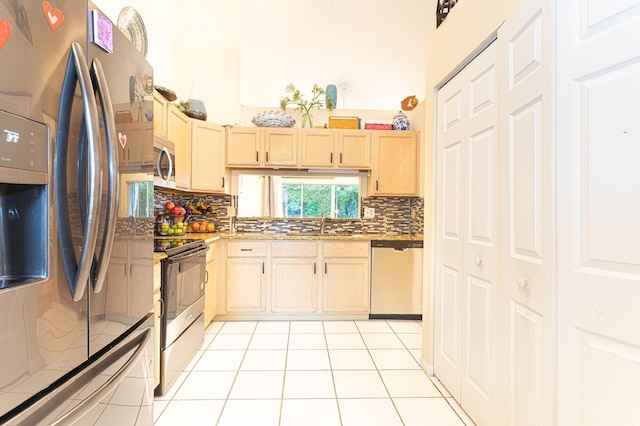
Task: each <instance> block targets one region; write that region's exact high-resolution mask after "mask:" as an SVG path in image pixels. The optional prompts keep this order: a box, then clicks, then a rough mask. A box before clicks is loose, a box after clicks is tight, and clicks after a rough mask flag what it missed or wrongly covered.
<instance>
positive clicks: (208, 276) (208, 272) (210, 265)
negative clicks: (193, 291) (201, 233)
mask: <svg viewBox="0 0 640 426" xmlns="http://www.w3.org/2000/svg"><path fill="white" fill-rule="evenodd" d="M207 247H208V248H209V250H207V260H206V262H207V264H206V269H205V282H204V313H203V314H204V328H205V329H206V328H207V327H208V326H209V324H211V321H213V318H214V317H215V316H216V303H215V291H216V273H217V268H216V263H217V257H218V246H217V245H216V243H215V242H212V243H209V244H207Z"/></svg>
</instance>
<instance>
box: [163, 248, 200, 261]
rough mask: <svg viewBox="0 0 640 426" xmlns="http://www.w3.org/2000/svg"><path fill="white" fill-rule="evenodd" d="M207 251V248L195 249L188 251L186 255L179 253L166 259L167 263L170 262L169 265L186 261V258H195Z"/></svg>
mask: <svg viewBox="0 0 640 426" xmlns="http://www.w3.org/2000/svg"><path fill="white" fill-rule="evenodd" d="M207 250H208V248H207V247H199V248H197V249H193V250H189V251H188V252H186V253H181V254H177V255H175V256H171V257H168V258H167V260H168V261H169V262H171V263H174V262H179V261H181V260H184V259H188V258H190V257H193V256H197V255H199V254H200V253H203V252H205V251H207Z"/></svg>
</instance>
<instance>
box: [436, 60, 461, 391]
mask: <svg viewBox="0 0 640 426" xmlns="http://www.w3.org/2000/svg"><path fill="white" fill-rule="evenodd" d="M463 78H464V73H463V72H461V73H459V74H458V75H457V76H455V77H454V78H453V79H452V80H451V81H449V82H448V83H447V84H446V85H445V86H444V87H443V88H442V89H441V90H440V91H439V92H438V118H437V122H438V130H437V132H438V134H437V141H436V143H437V148H436V155H437V159H436V170H437V176H436V179H437V181H436V182H437V185H436V188H437V189H436V232H435V234H436V247H435V258H436V268H435V273H436V277H435V315H434V317H435V318H434V322H435V324H434V325H435V327H434V372H435V375H436V376H437V377H438V378H439V379H440V381H441V382H442V383H443V384H444V385H445V386H446V387H447V389H448V390H449V392H450V393H451V395H452V396H453V397H454V398H455V399H456V400H457V401H458V402H459V401H460V381H461V377H462V374H461V370H462V346H461V345H462V336H461V331H462V330H461V326H462V310H463V309H462V299H461V298H462V289H463V286H464V271H463V268H464V251H463V247H464V235H463V232H464V219H463V218H464V215H465V205H464V203H465V199H466V197H465V186H466V184H465V170H464V164H465V163H466V152H465V148H464V146H465V143H466V140H465V137H466V134H467V133H468V131H467V129H466V126H467V115H466V114H467V109H466V108H465V105H466V104H467V92H466V90H465V89H466V84H465V81H464V80H463Z"/></svg>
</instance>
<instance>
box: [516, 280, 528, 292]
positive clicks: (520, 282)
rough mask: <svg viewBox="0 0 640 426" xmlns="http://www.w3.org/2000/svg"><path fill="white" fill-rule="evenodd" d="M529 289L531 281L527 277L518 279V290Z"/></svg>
mask: <svg viewBox="0 0 640 426" xmlns="http://www.w3.org/2000/svg"><path fill="white" fill-rule="evenodd" d="M527 287H529V280H528V279H526V278H525V277H520V278H518V288H519V289H520V290H525V289H526V288H527Z"/></svg>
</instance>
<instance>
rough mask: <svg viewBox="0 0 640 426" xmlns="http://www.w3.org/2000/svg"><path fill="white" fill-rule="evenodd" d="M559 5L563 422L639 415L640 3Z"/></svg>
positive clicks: (617, 420)
mask: <svg viewBox="0 0 640 426" xmlns="http://www.w3.org/2000/svg"><path fill="white" fill-rule="evenodd" d="M557 9H558V10H557V12H558V13H557V16H558V64H557V65H558V68H557V74H558V80H557V84H558V124H557V132H558V133H557V136H558V221H559V227H558V240H559V244H558V253H559V269H558V312H559V315H558V333H559V336H558V338H559V340H558V342H559V343H558V424H561V425H573V424H580V425H602V424H606V425H623V424H624V425H632V424H640V405H639V399H638V398H639V396H640V104H639V103H640V1H638V0H614V1H607V2H603V1H601V0H583V1H580V2H577V1H568V2H558V6H557Z"/></svg>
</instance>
